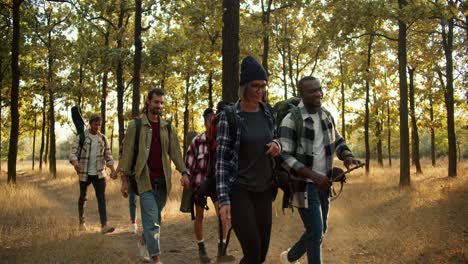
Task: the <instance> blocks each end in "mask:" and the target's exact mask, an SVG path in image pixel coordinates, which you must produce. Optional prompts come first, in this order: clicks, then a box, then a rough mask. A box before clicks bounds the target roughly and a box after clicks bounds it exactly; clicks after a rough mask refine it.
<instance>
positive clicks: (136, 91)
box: [132, 0, 143, 116]
mask: <svg viewBox="0 0 468 264" xmlns="http://www.w3.org/2000/svg"><path fill="white" fill-rule="evenodd" d="M142 13H143V10H142V3H141V0H135V31H134V34H135V36H134V45H135V54H134V56H133V96H132V116H137V115H138V113H139V108H140V71H141V51H142V49H143V45H142V43H141V31H142V28H141V16H142Z"/></svg>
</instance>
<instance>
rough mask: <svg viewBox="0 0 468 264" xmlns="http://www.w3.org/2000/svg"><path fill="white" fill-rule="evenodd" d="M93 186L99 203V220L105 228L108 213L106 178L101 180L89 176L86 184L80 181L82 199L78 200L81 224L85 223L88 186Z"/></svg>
mask: <svg viewBox="0 0 468 264" xmlns="http://www.w3.org/2000/svg"><path fill="white" fill-rule="evenodd" d="M91 183H92V184H93V187H94V192H95V193H96V198H97V202H98V209H99V218H100V220H101V225H102V226H104V225H105V224H106V223H107V213H106V178H101V179H99V177H98V176H97V175H88V180H87V181H85V182H82V181H80V198H79V199H78V214H79V219H80V223H81V224H82V223H84V222H85V217H84V207H85V203H86V200H87V199H86V193H87V191H88V185H90V184H91Z"/></svg>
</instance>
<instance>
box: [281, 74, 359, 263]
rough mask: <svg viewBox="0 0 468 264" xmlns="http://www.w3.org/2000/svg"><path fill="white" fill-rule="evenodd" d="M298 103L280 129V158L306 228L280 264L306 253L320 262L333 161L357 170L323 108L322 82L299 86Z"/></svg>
mask: <svg viewBox="0 0 468 264" xmlns="http://www.w3.org/2000/svg"><path fill="white" fill-rule="evenodd" d="M298 91H299V94H300V97H301V99H302V100H301V102H300V103H299V105H298V106H297V107H294V108H292V109H291V110H290V112H289V113H288V114H287V115H286V116H285V117H284V119H283V120H282V122H281V126H280V142H281V145H282V147H283V152H282V153H281V158H282V160H283V161H284V162H283V165H284V167H285V168H286V169H287V170H288V171H289V172H290V175H291V182H292V184H291V186H292V188H293V191H294V195H293V202H292V203H293V205H294V206H296V207H297V208H298V211H299V214H300V215H301V219H302V222H303V224H304V227H305V231H304V234H303V235H302V236H301V238H300V239H299V240H298V241H297V242H296V243H295V244H294V245H293V246H292V247H291V248H290V249H289V250H287V251H284V252H283V253H281V256H280V260H281V263H293V262H295V261H296V260H298V259H299V258H301V257H302V256H303V255H304V254H305V253H307V259H308V263H317V264H318V263H322V257H321V245H322V240H323V237H324V235H325V232H326V230H327V218H328V209H329V207H330V187H331V177H332V168H333V158H334V155H335V154H336V155H337V157H338V158H339V159H340V160H343V162H344V165H345V166H346V167H347V168H349V167H350V166H351V165H353V164H354V165H360V164H361V162H360V161H359V160H357V159H355V158H354V156H353V154H352V152H351V150H350V149H349V147H348V146H347V145H346V142H345V141H344V139H343V138H342V137H341V136H340V134H339V133H338V130H337V129H336V126H335V121H334V120H333V117H332V115H331V114H330V112H328V111H327V110H326V109H325V108H324V107H323V106H322V102H321V100H322V98H323V91H322V87H321V85H320V81H319V80H318V79H316V78H314V77H311V76H307V77H304V78H302V79H301V80H300V81H299V85H298Z"/></svg>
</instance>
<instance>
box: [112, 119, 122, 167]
mask: <svg viewBox="0 0 468 264" xmlns="http://www.w3.org/2000/svg"><path fill="white" fill-rule="evenodd" d="M119 146H120V144H119ZM113 147H114V120H112V126H111V136H110V150H111V153H112V151H113V150H114V149H113ZM119 159H120V157H119Z"/></svg>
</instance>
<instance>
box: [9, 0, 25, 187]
mask: <svg viewBox="0 0 468 264" xmlns="http://www.w3.org/2000/svg"><path fill="white" fill-rule="evenodd" d="M21 2H22V1H21V0H13V38H12V40H11V92H10V96H11V101H10V111H11V127H10V142H9V146H8V179H7V182H8V183H10V184H16V158H17V155H18V137H19V118H20V114H19V109H18V99H19V82H20V74H21V73H20V68H19V52H20V20H21V17H20V5H21Z"/></svg>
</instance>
